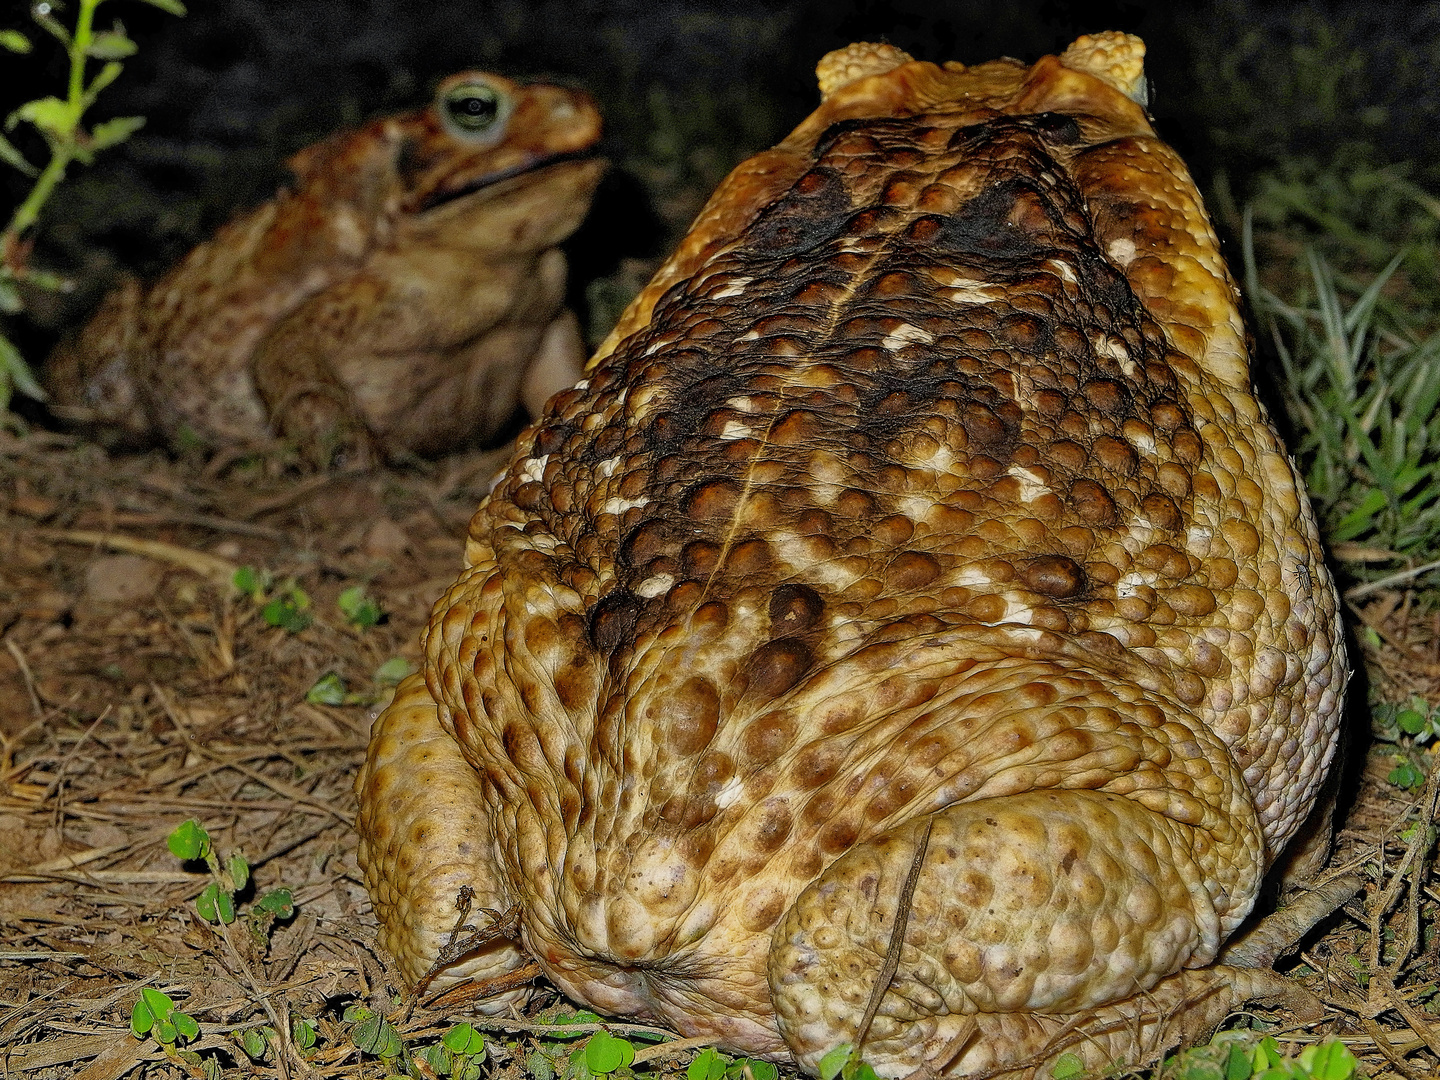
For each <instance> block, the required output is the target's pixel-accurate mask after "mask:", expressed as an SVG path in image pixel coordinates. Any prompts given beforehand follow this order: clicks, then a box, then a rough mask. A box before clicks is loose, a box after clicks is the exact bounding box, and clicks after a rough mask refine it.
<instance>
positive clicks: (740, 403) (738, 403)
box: [725, 395, 755, 412]
mask: <svg viewBox="0 0 1440 1080" xmlns="http://www.w3.org/2000/svg"><path fill="white" fill-rule="evenodd" d="M725 407H726V408H727V409H734V410H735V411H736V412H754V411H755V401H754V399H753V398H749V397H745V396H743V395H742V396H741V397H732V398H730V399H729V400H728V401H726V402H725Z"/></svg>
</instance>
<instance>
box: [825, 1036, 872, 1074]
mask: <svg viewBox="0 0 1440 1080" xmlns="http://www.w3.org/2000/svg"><path fill="white" fill-rule="evenodd" d="M819 1068H820V1080H835V1078H836V1077H837V1076H838V1077H839V1078H840V1080H878V1078H877V1077H876V1075H875V1070H874V1069H873V1068H871V1067H870V1064H869V1063H868V1062H867V1061H865V1060H863V1059H862V1058H861V1057H860V1055H859V1054H857V1053H856V1052H855V1047H853V1046H851V1045H850V1044H849V1043H841V1044H840V1045H839V1046H837V1047H835V1048H834V1049H833V1050H829V1051H827V1052H826V1054H825V1056H824V1057H822V1058H821V1059H820V1066H819Z"/></svg>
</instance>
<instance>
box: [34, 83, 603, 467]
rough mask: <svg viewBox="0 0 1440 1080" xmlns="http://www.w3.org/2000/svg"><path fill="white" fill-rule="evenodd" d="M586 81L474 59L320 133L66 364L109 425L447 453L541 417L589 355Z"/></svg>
mask: <svg viewBox="0 0 1440 1080" xmlns="http://www.w3.org/2000/svg"><path fill="white" fill-rule="evenodd" d="M599 137H600V116H599V113H598V111H597V110H596V108H595V105H594V103H593V102H592V101H591V100H590V99H589V97H588V96H587V95H585V94H584V93H582V92H580V91H576V90H570V89H565V88H561V87H558V86H550V85H545V84H542V83H535V84H528V85H522V84H518V83H514V82H511V81H510V80H508V79H504V78H501V77H500V76H497V75H491V74H486V73H482V72H462V73H460V74H457V75H452V76H450V77H449V78H447V79H446V80H445V81H444V82H442V83H441V84H440V87H439V89H438V91H437V93H436V97H435V100H434V102H433V103H432V104H431V105H430V106H429V107H428V108H426V109H423V110H420V111H417V112H414V113H408V114H403V115H399V116H391V117H385V118H382V119H380V120H376V121H374V122H372V123H370V124H368V125H366V126H364V127H362V128H359V129H357V130H354V131H347V132H341V133H339V134H337V135H334V136H332V137H331V138H329V139H326V140H325V141H323V142H321V143H317V144H316V145H314V146H311V147H309V148H307V149H305V150H302V151H301V152H300V153H299V154H297V155H295V157H294V158H292V159H291V161H290V163H289V164H290V167H291V170H292V171H293V173H294V176H295V183H294V186H293V188H291V189H288V190H284V191H282V192H281V193H280V194H279V195H278V196H277V197H276V198H275V199H273V200H271V201H270V202H268V203H265V204H264V205H263V206H260V207H258V208H257V209H255V210H252V211H250V212H248V213H246V214H243V215H241V216H240V217H239V218H237V219H236V220H234V221H232V222H231V223H230V224H228V225H226V226H225V227H224V228H222V229H221V230H220V231H219V232H218V233H217V234H216V235H215V236H214V237H213V238H212V239H210V240H208V241H206V242H205V243H203V244H201V245H200V246H198V247H197V248H195V249H194V250H193V251H192V252H190V254H189V255H187V256H186V257H185V258H184V259H183V260H182V261H181V262H180V263H179V264H177V265H176V266H175V267H174V268H173V269H172V270H170V271H169V272H168V273H167V274H166V275H164V276H163V277H162V278H160V279H159V280H158V281H156V282H155V283H154V284H153V285H150V286H145V285H142V284H141V283H139V282H138V281H135V280H133V279H129V280H127V281H125V282H124V283H123V284H122V285H121V286H120V287H119V288H118V289H116V290H115V291H114V292H113V293H111V294H110V295H109V296H108V297H107V298H106V299H105V301H104V302H103V304H102V305H101V307H100V309H99V311H98V312H97V313H96V315H95V316H94V318H93V319H92V320H91V322H90V323H89V325H87V326H86V327H85V328H84V330H83V331H82V332H81V333H80V334H79V336H78V337H77V338H75V339H74V340H72V341H70V342H67V343H64V344H62V346H61V347H60V348H59V349H57V350H56V353H55V355H54V356H52V358H51V360H50V364H49V366H48V369H47V378H46V381H47V384H48V389H49V390H50V392H51V394H52V396H53V398H54V402H55V412H56V413H57V415H59V416H61V417H62V418H65V419H67V420H70V421H72V422H74V423H76V424H77V425H80V426H83V427H84V428H86V429H87V431H88V432H90V433H91V434H93V435H94V436H95V437H97V438H100V439H101V440H102V441H107V442H110V443H111V444H118V445H144V444H146V443H150V442H153V441H155V440H157V439H163V440H165V441H167V442H169V443H170V444H172V445H176V446H184V445H187V444H194V443H197V442H198V443H200V444H202V445H205V446H210V447H230V446H236V445H240V446H244V445H248V444H253V443H260V442H264V441H267V440H268V439H270V438H271V437H272V436H273V435H276V434H279V435H283V436H285V437H287V438H289V439H292V440H294V441H295V442H296V443H297V444H298V445H299V446H300V448H301V449H302V450H303V451H304V452H305V454H306V456H307V457H309V458H310V459H311V460H312V461H313V462H315V463H316V464H325V463H327V462H328V461H329V460H330V459H331V458H332V457H333V456H335V455H336V454H338V453H348V454H349V455H351V456H352V457H354V456H359V457H361V458H363V457H368V456H370V455H371V454H372V453H379V454H382V455H385V456H389V457H404V456H407V455H409V454H421V455H435V454H439V453H442V452H444V451H447V450H455V449H460V448H463V447H466V446H471V445H476V444H478V443H484V442H485V441H486V440H489V439H492V438H493V437H495V436H496V435H497V434H498V433H499V431H500V429H501V428H502V426H503V425H504V424H505V423H506V421H507V420H509V418H510V416H511V414H512V413H513V412H514V411H515V408H516V406H517V404H519V403H521V402H523V403H524V405H525V406H526V407H527V408H528V409H529V410H530V412H531V415H536V414H538V412H539V410H540V406H541V405H543V403H544V401H545V399H546V398H547V397H549V396H550V395H551V394H553V393H554V392H556V391H557V390H560V389H563V388H564V387H566V386H569V385H571V384H572V383H573V382H574V381H575V380H576V379H577V378H578V377H579V374H580V366H581V364H582V363H583V362H584V346H583V343H582V341H581V337H580V332H579V327H578V324H577V322H576V319H575V317H574V315H573V314H572V313H571V312H569V311H568V310H567V309H566V308H565V307H564V296H565V279H566V265H565V256H564V254H563V253H562V252H561V251H560V249H559V247H558V246H557V245H559V244H560V243H561V241H563V240H564V239H565V238H566V237H568V236H569V235H570V234H571V233H572V232H574V231H575V229H576V228H578V227H579V225H580V222H581V221H582V220H583V219H584V217H585V214H586V212H587V211H588V209H589V206H590V200H591V197H592V195H593V194H594V191H595V188H596V185H597V184H598V183H599V181H600V177H601V175H602V173H603V171H604V168H605V166H604V163H603V162H602V161H600V160H599V159H597V158H594V157H592V156H590V155H591V154H592V153H593V151H594V148H595V145H596V142H597V141H598V139H599Z"/></svg>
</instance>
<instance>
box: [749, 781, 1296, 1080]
mask: <svg viewBox="0 0 1440 1080" xmlns="http://www.w3.org/2000/svg"><path fill="white" fill-rule="evenodd" d="M930 821H931V822H933V825H932V831H931V833H930V836H929V839H928V843H927V844H926V845H925V853H924V856H923V862H922V863H921V867H920V870H919V875H918V878H917V880H916V884H915V888H914V894H913V898H912V900H911V904H910V910H909V912H908V918H907V919H906V921H905V923H904V933H903V947H902V948H901V951H900V955H899V967H898V969H897V971H896V974H895V975H894V977H893V978H892V979H891V980H890V982H889V985H888V989H887V991H886V992H885V994H884V996H883V998H882V999H881V1001H880V1005H879V1010H878V1012H877V1014H876V1016H875V1019H874V1022H873V1024H872V1026H871V1027H870V1029H869V1031H868V1033H867V1036H866V1038H865V1040H864V1043H863V1051H864V1056H865V1059H866V1060H867V1061H869V1062H870V1063H871V1064H872V1065H874V1066H875V1067H876V1069H877V1070H878V1071H880V1072H881V1073H882V1075H888V1076H903V1075H906V1074H908V1073H910V1072H911V1071H913V1070H915V1069H917V1068H919V1067H920V1066H921V1065H929V1066H930V1067H932V1068H935V1069H936V1070H937V1071H943V1072H947V1073H949V1074H950V1075H957V1076H963V1075H966V1074H968V1073H974V1072H980V1071H986V1070H990V1069H995V1068H1002V1069H1003V1068H1004V1067H1006V1066H1015V1065H1019V1064H1020V1063H1022V1062H1025V1063H1026V1064H1027V1065H1039V1064H1041V1063H1043V1061H1044V1060H1046V1059H1048V1058H1053V1057H1054V1056H1058V1054H1060V1053H1062V1052H1065V1051H1066V1050H1069V1051H1071V1052H1074V1053H1078V1054H1079V1055H1080V1056H1081V1057H1082V1059H1085V1060H1087V1062H1088V1063H1090V1064H1094V1065H1102V1066H1103V1065H1107V1064H1109V1062H1110V1061H1112V1060H1115V1059H1116V1058H1127V1059H1128V1060H1130V1061H1132V1062H1133V1061H1135V1060H1136V1059H1137V1057H1138V1056H1139V1055H1140V1054H1142V1053H1144V1052H1145V1046H1144V1044H1146V1043H1148V1042H1151V1041H1153V1040H1154V1039H1156V1038H1162V1039H1163V1038H1166V1037H1167V1035H1166V1033H1165V1032H1162V1031H1160V1030H1159V1028H1160V1027H1162V1026H1165V1025H1167V1024H1169V1026H1170V1028H1171V1033H1173V1032H1174V1030H1175V1029H1174V1025H1173V1024H1171V1023H1170V1021H1171V1020H1172V1019H1173V1017H1174V1016H1175V1015H1177V1014H1178V1013H1181V1012H1187V1011H1188V1012H1189V1013H1190V1014H1191V1019H1192V1020H1193V1019H1195V1018H1197V1010H1198V1012H1199V1014H1203V1015H1199V1016H1198V1019H1199V1020H1200V1022H1201V1023H1204V1024H1211V1025H1213V1024H1214V1023H1217V1022H1218V1021H1219V1020H1220V1019H1222V1018H1223V1017H1224V1015H1225V1013H1226V1011H1228V1010H1229V1009H1230V1008H1231V1003H1232V1002H1233V1001H1235V1000H1243V995H1244V994H1245V993H1246V992H1247V991H1251V990H1255V989H1257V988H1259V983H1257V982H1256V980H1257V979H1258V980H1259V981H1260V982H1266V980H1265V973H1259V972H1252V973H1246V974H1245V975H1244V977H1243V978H1241V977H1236V978H1234V979H1231V980H1228V981H1227V980H1223V979H1222V980H1218V981H1217V979H1216V976H1215V974H1214V972H1215V970H1216V969H1211V970H1209V971H1181V970H1180V969H1182V968H1184V967H1187V966H1190V967H1199V966H1201V965H1204V964H1207V963H1209V962H1210V961H1211V960H1213V958H1214V956H1215V952H1216V950H1217V948H1218V946H1219V944H1220V938H1221V934H1222V923H1223V921H1224V920H1223V918H1222V915H1223V913H1222V912H1219V911H1217V902H1218V903H1222V904H1223V903H1225V902H1226V897H1225V889H1224V888H1223V887H1221V886H1220V885H1219V884H1218V883H1217V879H1224V880H1227V885H1228V886H1229V887H1230V888H1232V889H1237V890H1239V891H1243V890H1245V889H1246V888H1247V884H1246V883H1247V882H1250V881H1252V880H1253V874H1252V870H1251V869H1245V868H1239V869H1238V873H1237V867H1235V866H1221V865H1219V864H1217V863H1216V862H1215V860H1216V859H1217V858H1220V857H1223V856H1221V855H1219V853H1218V849H1219V845H1215V844H1213V843H1210V842H1208V839H1209V838H1207V837H1205V836H1204V835H1203V834H1202V833H1198V831H1197V830H1195V829H1193V828H1192V827H1190V826H1186V825H1183V824H1180V823H1178V822H1176V821H1173V820H1171V819H1170V818H1168V817H1165V816H1163V815H1161V814H1159V813H1156V812H1154V811H1152V810H1149V809H1147V808H1146V807H1145V806H1142V805H1140V804H1139V803H1138V802H1135V801H1132V800H1130V799H1126V798H1123V797H1120V796H1115V795H1109V794H1104V793H1100V792H1094V791H1074V790H1056V791H1040V792H1028V793H1024V794H1018V795H1012V796H1006V797H1002V798H993V799H985V800H980V801H976V802H973V803H965V804H960V805H957V806H952V807H949V808H947V809H945V810H942V811H939V812H938V813H936V814H933V815H931V817H930ZM924 827H925V819H921V820H919V821H912V822H907V823H905V824H903V825H900V826H897V827H896V828H894V829H892V830H890V831H889V832H886V833H882V834H881V835H879V836H877V837H875V838H873V839H871V840H869V841H867V842H865V843H862V844H859V845H856V846H855V847H854V848H852V849H851V850H850V851H848V852H847V853H846V854H845V855H844V856H842V857H841V858H840V859H838V860H837V861H836V862H835V863H834V864H833V865H831V866H830V867H829V868H828V869H827V870H826V871H825V873H823V874H822V875H821V876H820V877H819V878H818V879H817V880H816V881H814V882H813V883H812V884H811V885H810V886H809V887H807V888H806V890H805V891H804V892H803V893H802V894H801V895H800V897H799V898H798V899H797V900H796V902H795V904H794V905H793V906H792V908H791V909H790V910H789V912H787V914H786V916H785V918H784V919H783V920H782V921H781V922H780V924H779V925H778V926H777V927H776V929H775V933H774V937H773V939H772V944H771V950H770V986H771V994H772V998H773V1000H774V1003H775V1011H776V1017H777V1019H778V1021H779V1025H780V1030H781V1033H782V1034H783V1035H784V1037H785V1039H786V1041H787V1042H788V1043H789V1045H790V1047H791V1049H792V1050H793V1051H794V1052H795V1054H796V1056H797V1057H798V1058H799V1059H800V1061H801V1063H802V1064H803V1065H805V1066H808V1067H809V1068H811V1069H814V1068H815V1067H816V1065H817V1063H818V1061H819V1058H820V1057H821V1056H822V1055H823V1054H824V1053H825V1052H826V1051H828V1050H830V1049H832V1048H833V1047H835V1046H837V1045H839V1044H841V1043H852V1044H853V1042H854V1041H855V1039H856V1032H857V1029H858V1027H859V1025H860V1022H861V1019H862V1016H863V1014H864V1012H865V1008H866V1004H867V1002H868V999H869V997H870V994H871V992H872V989H873V987H874V985H875V983H876V981H877V979H878V978H879V977H880V972H881V969H882V966H883V964H884V960H885V956H886V952H887V949H888V948H889V947H890V943H891V936H892V932H893V930H894V927H895V925H896V924H895V919H896V909H897V906H898V903H899V900H900V895H901V892H902V888H903V885H904V882H905V879H906V877H907V876H908V875H909V873H910V871H911V868H912V865H913V864H914V862H915V858H916V850H917V848H918V847H919V846H920V845H921V843H922V841H923V837H924ZM1197 852H1200V853H1201V854H1198V855H1197V854H1196V853H1197ZM1212 890H1214V895H1212ZM1176 972H1180V974H1179V975H1175V974H1174V973H1176ZM1270 978H1272V979H1273V978H1275V977H1274V976H1270ZM1251 983H1255V986H1253V987H1252V986H1251ZM1266 985H1267V986H1268V985H1269V984H1268V982H1266ZM1235 991H1239V992H1241V994H1242V997H1241V998H1240V999H1237V998H1236V996H1235ZM1222 999H1223V1000H1222ZM1147 1016H1149V1017H1150V1019H1149V1020H1148V1021H1147V1019H1146V1017H1147ZM1197 1030H1198V1029H1197ZM966 1032H973V1036H972V1037H970V1038H968V1039H967V1038H965V1033H966ZM1180 1033H1181V1034H1188V1027H1184V1028H1183V1029H1182V1030H1181V1031H1180ZM1162 1045H1163V1043H1162ZM1092 1058H1093V1059H1095V1060H1094V1061H1090V1060H1089V1059H1092ZM1027 1059H1033V1061H1027ZM1042 1074H1043V1073H1042Z"/></svg>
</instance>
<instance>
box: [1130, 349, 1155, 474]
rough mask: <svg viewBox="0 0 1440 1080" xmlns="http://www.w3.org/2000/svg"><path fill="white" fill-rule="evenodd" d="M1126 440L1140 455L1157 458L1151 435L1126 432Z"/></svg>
mask: <svg viewBox="0 0 1440 1080" xmlns="http://www.w3.org/2000/svg"><path fill="white" fill-rule="evenodd" d="M1132 366H1133V365H1132ZM1127 428H1128V425H1127ZM1125 438H1126V439H1128V440H1129V441H1130V445H1131V446H1133V447H1135V449H1136V450H1138V451H1140V453H1142V454H1144V455H1145V456H1146V457H1154V456H1155V436H1154V435H1152V434H1151V433H1149V432H1147V431H1140V430H1134V431H1131V430H1127V431H1126V432H1125Z"/></svg>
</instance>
